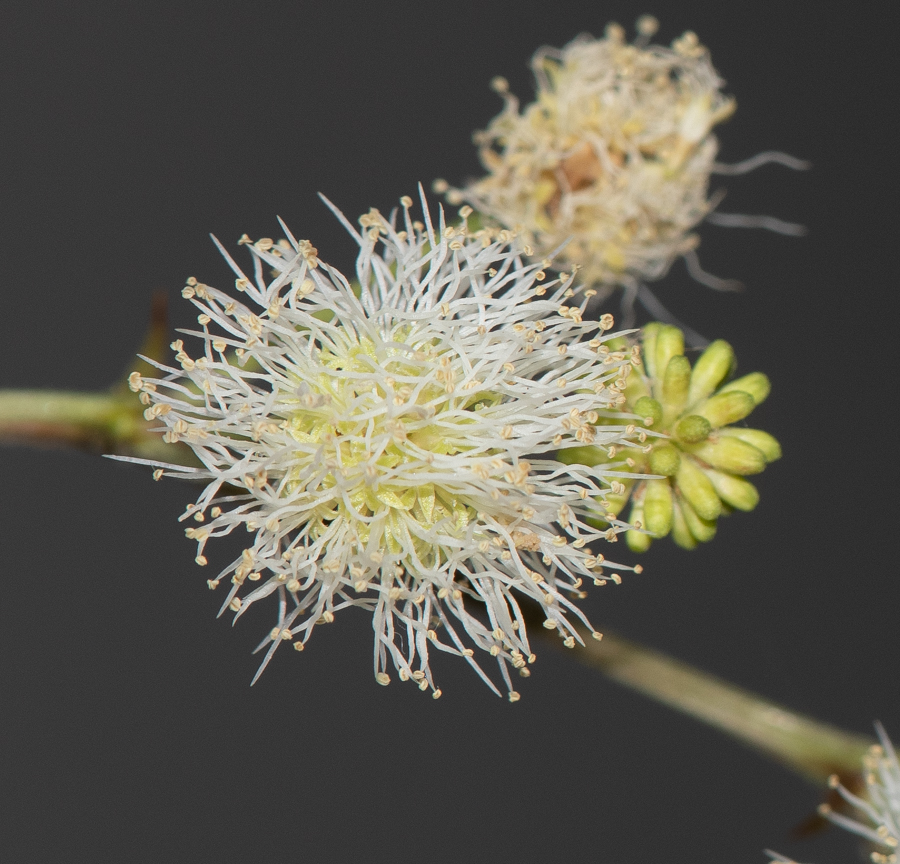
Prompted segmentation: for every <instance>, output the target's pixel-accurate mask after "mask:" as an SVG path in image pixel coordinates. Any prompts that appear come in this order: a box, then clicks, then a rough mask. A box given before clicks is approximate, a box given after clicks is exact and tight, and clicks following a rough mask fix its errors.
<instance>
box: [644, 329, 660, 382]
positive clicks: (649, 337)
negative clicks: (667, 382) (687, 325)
mask: <svg viewBox="0 0 900 864" xmlns="http://www.w3.org/2000/svg"><path fill="white" fill-rule="evenodd" d="M663 326H664V325H662V324H660V323H659V321H651V322H650V323H649V324H647V325H646V326H644V328H643V329H642V330H641V337H642V338H641V342H642V345H643V348H642V351H641V355H642V356H643V358H644V370H645V371H646V373H647V374H648V375H649V376H650V377H651V378H655V377H656V337H657V336H658V335H659V331H660V328H662V327H663Z"/></svg>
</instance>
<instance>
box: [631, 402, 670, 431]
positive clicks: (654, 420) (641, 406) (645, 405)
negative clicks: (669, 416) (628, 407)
mask: <svg viewBox="0 0 900 864" xmlns="http://www.w3.org/2000/svg"><path fill="white" fill-rule="evenodd" d="M632 410H633V411H634V413H635V414H637V415H638V417H643V418H644V425H645V426H659V424H660V423H661V422H662V416H663V409H662V405H660V404H659V402H657V401H656V400H655V399H652V398H651V397H650V396H641V398H640V399H638V400H637V402H635V403H634V408H633V409H632ZM648 421H649V422H648Z"/></svg>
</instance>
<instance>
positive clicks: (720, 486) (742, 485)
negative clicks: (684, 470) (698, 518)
mask: <svg viewBox="0 0 900 864" xmlns="http://www.w3.org/2000/svg"><path fill="white" fill-rule="evenodd" d="M703 473H704V474H706V476H707V477H709V480H710V482H711V483H712V484H713V487H714V488H715V490H716V492H718V493H719V497H720V498H721V499H722V500H723V501H724V502H725V503H726V504H727V505H728V506H729V507H734V509H735V510H743V511H744V512H745V513H749V512H750V511H751V510H752V509H753V508H754V507H756V505H757V504H759V492H757V491H756V487H755V486H754V485H753V484H752V483H750V482H749V481H748V480H744V479H743V478H742V477H735V476H734V475H733V474H723V473H722V472H721V471H714V470H713V469H712V468H708V469H707V470H705V471H704V472H703Z"/></svg>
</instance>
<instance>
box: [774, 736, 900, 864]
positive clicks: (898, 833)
mask: <svg viewBox="0 0 900 864" xmlns="http://www.w3.org/2000/svg"><path fill="white" fill-rule="evenodd" d="M875 729H876V731H877V733H878V738H879V740H880V742H881V743H880V744H876V745H874V746H873V747H872V748H871V749H870V750H869V752H868V753H867V754H866V755H865V756H864V757H863V764H862V769H863V770H862V773H863V780H864V781H865V791H864V794H863V796H862V797H861V796H859V795H854V794H853V793H852V792H851V791H850V790H849V789H847V788H845V787H844V786H842V785H841V782H840V779H839V778H838V776H837V775H832V776H831V777H830V778H829V780H828V785H829V786H830V787H831V788H832V789H836V790H837V792H838V793H839V794H840V796H841V797H842V798H843V799H844V801H846V802H847V804H849V805H850V806H851V807H852V808H854V809H855V810H856V811H857V812H858V813H859V816H860V819H859V820H857V819H850V818H849V817H847V816H844V815H843V814H842V813H836V812H835V811H834V810H833V809H832V807H831V806H830V805H828V804H822V805H820V806H819V813H820V814H821V815H822V816H824V817H825V818H826V819H828V820H830V821H831V822H833V823H834V824H835V825H840V826H841V827H842V828H846V829H847V830H848V831H852V832H853V833H854V834H858V835H859V836H860V837H863V838H865V839H866V840H868V841H869V843H871V844H873V845H874V846H875V849H874V851H872V852H871V853H870V856H869V857H870V858H871V860H872V861H873V862H874V864H897V851H896V850H897V846H898V845H900V762H898V760H897V754H896V752H895V751H894V746H893V745H892V744H891V741H890V739H889V738H888V736H887V733H886V732H885V731H884V727H883V726H882V725H881V724H880V723H876V724H875ZM768 854H769V855H770V856H771V857H772V859H773V860H774V861H780V862H784V864H796V862H794V861H793V860H792V859H791V858H786V857H785V856H784V855H779V854H778V853H777V852H769V853H768Z"/></svg>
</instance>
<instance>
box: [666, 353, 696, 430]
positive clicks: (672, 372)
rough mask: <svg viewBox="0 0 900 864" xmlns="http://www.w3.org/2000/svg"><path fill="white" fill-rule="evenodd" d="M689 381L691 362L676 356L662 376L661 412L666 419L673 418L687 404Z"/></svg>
mask: <svg viewBox="0 0 900 864" xmlns="http://www.w3.org/2000/svg"><path fill="white" fill-rule="evenodd" d="M690 380H691V361H690V360H688V359H687V357H685V356H684V354H676V355H675V356H674V357H672V359H671V360H669V365H668V366H666V374H665V375H664V376H663V386H662V398H663V411H664V413H665V414H666V416H667V417H670V418H673V419H674V418H675V417H677V416H678V415H679V414H681V412H682V411H684V406H685V405H686V404H687V398H688V385H689V384H690Z"/></svg>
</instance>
